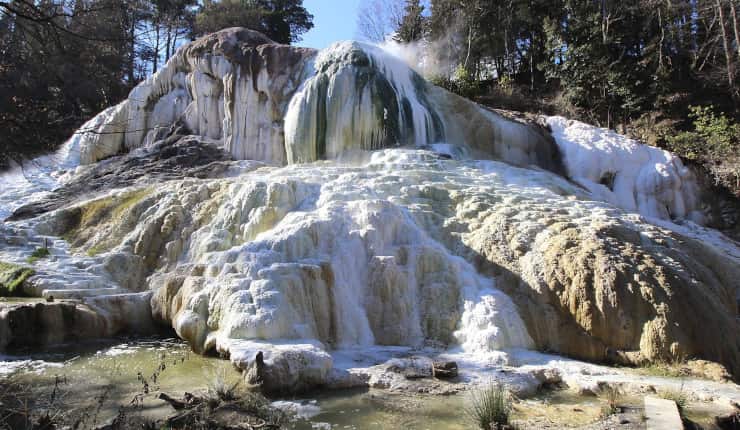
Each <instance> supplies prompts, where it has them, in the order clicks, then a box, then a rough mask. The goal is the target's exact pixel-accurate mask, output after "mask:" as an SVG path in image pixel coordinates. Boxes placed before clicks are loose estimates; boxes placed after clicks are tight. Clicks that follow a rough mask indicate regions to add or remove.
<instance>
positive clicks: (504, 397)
mask: <svg viewBox="0 0 740 430" xmlns="http://www.w3.org/2000/svg"><path fill="white" fill-rule="evenodd" d="M511 409H512V398H511V395H510V394H509V392H508V391H507V390H506V387H504V385H503V384H500V383H498V382H494V383H490V384H488V385H487V386H485V387H484V388H482V389H480V390H479V391H473V392H472V393H471V394H470V406H469V407H468V408H467V414H468V415H469V417H470V419H471V420H472V421H473V422H474V423H475V425H477V426H478V428H480V429H482V430H494V429H500V428H503V427H504V426H507V425H509V418H510V416H511Z"/></svg>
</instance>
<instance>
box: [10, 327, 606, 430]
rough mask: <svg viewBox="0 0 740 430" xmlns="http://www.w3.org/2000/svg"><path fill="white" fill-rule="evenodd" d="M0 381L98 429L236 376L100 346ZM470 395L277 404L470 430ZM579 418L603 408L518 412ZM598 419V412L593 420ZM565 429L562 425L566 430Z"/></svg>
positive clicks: (189, 358) (310, 423)
mask: <svg viewBox="0 0 740 430" xmlns="http://www.w3.org/2000/svg"><path fill="white" fill-rule="evenodd" d="M0 378H14V379H15V380H20V381H23V382H27V383H28V385H29V386H31V387H32V389H33V390H35V391H37V392H38V396H45V395H48V392H49V391H50V389H51V387H53V386H54V385H55V384H56V385H57V386H58V387H59V389H58V391H59V393H61V394H60V395H61V396H62V397H63V401H64V402H65V405H68V406H69V407H70V408H87V409H90V408H93V409H95V410H96V411H99V412H96V413H98V414H99V418H98V422H104V421H105V420H108V419H110V418H112V417H114V416H115V415H116V414H117V412H118V410H119V408H120V407H121V406H127V405H132V404H133V405H138V412H137V413H140V414H142V415H143V416H146V417H149V418H162V417H164V416H166V415H168V414H170V413H171V412H172V410H171V409H170V407H169V405H167V404H166V403H164V402H163V401H161V400H157V399H156V397H157V395H159V393H162V392H164V393H167V394H169V395H171V396H173V397H178V396H181V395H182V394H183V393H185V392H198V391H206V390H208V389H209V387H210V386H212V385H213V383H214V381H217V380H221V381H223V382H225V383H229V384H236V383H238V382H239V381H240V379H241V378H240V375H239V373H238V372H237V371H236V370H235V369H234V367H233V366H232V365H231V363H230V362H229V361H228V360H222V359H219V358H215V357H203V356H200V355H197V354H194V353H192V352H190V350H189V348H188V346H187V345H186V344H184V343H183V342H181V341H178V340H175V339H151V340H143V341H141V340H139V341H117V342H110V341H109V342H97V343H85V344H82V345H80V344H75V345H67V346H62V347H58V348H54V349H51V350H48V351H47V352H44V353H32V354H27V355H18V356H0ZM467 400H468V397H467V395H465V394H459V395H454V396H429V395H427V396H416V395H412V394H403V395H400V394H393V393H388V392H386V391H380V390H350V391H333V392H329V393H313V394H307V395H304V396H302V397H299V398H287V399H278V400H276V405H279V406H280V407H282V408H286V409H288V410H291V411H293V412H294V413H296V415H297V416H296V418H295V421H294V422H293V423H292V424H291V427H292V428H294V429H299V430H302V429H407V430H416V429H418V430H424V429H443V430H458V429H470V428H473V425H472V423H471V421H470V420H469V418H468V417H467V414H466V412H465V410H466V402H467ZM576 404H577V405H578V406H579V408H578V410H579V411H581V412H579V413H578V414H576V416H575V417H570V418H569V421H571V422H570V423H569V424H571V425H572V424H586V423H588V422H592V421H593V420H595V419H597V418H598V416H597V413H598V410H599V407H600V404H599V402H598V400H595V399H591V400H590V406H589V404H585V405H584V399H582V398H580V399H576V398H567V397H563V395H562V394H554V395H552V394H551V395H550V396H549V397H548V398H541V399H531V400H528V401H523V402H520V403H518V404H517V406H516V409H515V411H514V415H515V418H517V417H518V418H525V417H526V416H527V415H531V414H548V413H549V414H552V415H553V416H554V417H555V418H557V417H559V416H561V415H562V414H563V411H570V410H573V409H574V405H576ZM594 411H596V412H594ZM564 424H565V423H564Z"/></svg>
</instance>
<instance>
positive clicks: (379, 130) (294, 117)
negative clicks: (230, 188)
mask: <svg viewBox="0 0 740 430" xmlns="http://www.w3.org/2000/svg"><path fill="white" fill-rule="evenodd" d="M315 69H316V74H315V75H314V76H313V77H312V78H310V79H309V80H308V81H307V82H305V83H304V85H303V87H302V88H301V90H300V91H299V92H298V93H297V94H296V95H295V96H294V97H293V100H291V102H290V106H289V108H288V112H287V114H286V117H285V146H286V152H287V154H288V162H289V163H305V162H310V161H314V160H318V159H325V158H328V159H332V158H336V157H337V156H338V155H339V154H341V153H343V152H345V151H347V150H352V149H365V150H369V149H380V148H384V147H390V146H398V145H408V144H411V145H417V146H424V145H429V144H432V143H436V142H437V141H439V140H441V139H443V138H444V133H443V130H442V122H441V121H440V118H439V115H438V114H437V113H436V111H435V110H434V108H433V106H431V104H430V103H429V101H428V100H427V98H426V95H425V91H424V90H425V87H426V85H427V84H426V83H425V82H424V80H423V78H422V77H421V76H419V75H418V74H417V73H416V72H414V71H413V70H412V69H411V68H409V67H408V66H407V65H406V64H404V63H403V62H402V61H401V60H399V59H398V58H396V57H393V56H391V55H389V54H388V53H386V52H385V51H383V50H382V49H380V48H378V47H376V46H373V45H368V44H363V43H359V42H340V43H336V44H334V45H332V46H331V47H329V48H327V49H325V50H323V51H321V53H320V54H319V55H318V57H317V59H316V64H315Z"/></svg>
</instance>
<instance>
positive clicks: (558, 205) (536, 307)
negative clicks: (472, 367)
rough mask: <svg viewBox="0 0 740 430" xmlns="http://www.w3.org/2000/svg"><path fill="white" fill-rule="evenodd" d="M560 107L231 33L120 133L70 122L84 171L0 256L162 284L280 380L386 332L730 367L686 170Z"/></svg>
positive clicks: (386, 61) (185, 52)
mask: <svg viewBox="0 0 740 430" xmlns="http://www.w3.org/2000/svg"><path fill="white" fill-rule="evenodd" d="M550 123H551V124H550V125H551V128H553V131H554V136H550V135H548V133H547V132H546V131H545V129H544V128H542V127H534V126H532V125H530V124H527V123H526V122H521V121H517V120H514V119H510V118H506V117H504V116H503V115H499V114H497V113H495V112H490V111H487V110H484V109H482V108H480V107H479V106H477V105H475V104H474V103H471V102H469V101H466V100H463V99H461V98H459V97H456V96H453V95H451V94H449V93H447V92H445V91H443V90H441V89H438V88H435V87H433V86H431V85H430V84H428V83H426V82H424V81H423V80H422V79H421V78H420V77H419V76H418V75H416V74H415V73H414V72H413V71H411V70H410V69H409V68H407V67H405V66H404V65H403V64H402V63H400V62H399V61H398V60H396V59H394V58H392V57H390V56H388V54H386V53H384V52H383V51H382V50H380V49H379V48H377V47H373V46H368V45H364V44H359V43H342V44H337V45H335V46H333V47H331V48H329V49H327V50H325V51H322V52H321V53H318V54H317V53H316V52H315V51H312V50H306V49H299V48H292V47H288V46H281V45H275V44H273V43H271V42H270V41H269V40H267V39H266V38H264V37H263V36H261V35H259V34H256V33H254V32H250V31H248V30H243V29H228V30H225V31H223V32H219V33H215V34H213V35H210V36H206V37H205V38H202V39H200V40H198V41H196V42H194V43H192V44H190V45H187V46H185V47H183V48H182V49H180V50H179V51H178V53H177V54H176V55H175V57H174V58H173V59H172V60H170V61H169V62H168V64H167V66H166V67H165V68H164V69H163V70H162V71H161V72H160V73H158V74H157V75H155V76H153V77H152V78H150V79H148V80H147V81H146V82H144V83H143V84H142V85H140V86H139V87H137V88H136V89H135V90H134V91H133V92H132V95H131V97H130V98H129V100H127V101H125V102H124V103H122V104H121V105H119V106H117V107H114V108H112V109H109V110H107V111H105V112H104V113H102V114H101V115H100V116H99V117H97V118H95V119H93V120H91V122H90V123H89V126H86V127H88V128H93V129H95V130H98V131H111V130H113V131H115V130H116V127H122V128H120V129H117V130H118V131H120V133H108V132H106V133H88V134H86V133H81V134H79V135H77V136H75V137H74V138H73V139H71V140H70V142H69V143H68V144H67V146H66V147H65V148H64V149H63V150H62V152H61V153H60V155H62V156H66V157H67V162H66V163H64V165H65V166H67V167H68V168H73V167H74V165H75V163H74V161H75V160H71V161H70V157H74V156H75V154H81V155H80V158H79V160H78V161H80V162H81V163H82V164H83V165H82V166H80V167H77V168H75V169H74V170H70V171H68V172H67V173H66V174H65V175H64V176H62V179H58V177H59V175H58V174H57V173H54V174H51V175H48V177H44V178H43V180H36V179H34V181H33V182H32V183H30V184H29V185H28V186H27V187H28V189H29V190H33V191H34V192H36V191H44V190H48V189H50V188H51V186H49V185H47V184H49V183H51V184H52V186H56V187H57V190H56V191H55V192H53V193H48V194H42V193H35V194H31V193H30V191H29V193H28V194H29V197H26V199H27V200H26V199H24V200H23V201H24V202H25V203H26V205H24V206H22V207H21V208H19V209H18V210H16V212H15V215H14V218H13V219H14V220H16V221H15V222H12V223H5V224H4V225H3V226H1V227H2V229H0V231H3V232H6V231H7V232H8V234H6V235H4V236H7V237H8V238H9V239H8V240H9V241H15V242H18V243H19V244H20V245H13V246H11V245H10V243H9V242H8V243H7V244H6V245H3V246H2V247H0V258H5V257H6V256H8V257H13V258H15V259H16V261H17V260H18V258H22V257H23V256H24V255H23V253H24V252H29V253H30V251H31V244H32V243H33V242H32V240H31V239H32V238H30V237H31V236H33V235H34V234H35V235H45V236H57V237H62V238H64V241H63V242H64V243H63V244H62V245H59V246H56V247H53V249H52V257H53V258H51V259H50V260H49V261H48V262H44V263H40V265H39V267H37V269H38V270H37V274H36V275H35V278H34V279H35V282H32V283H33V284H34V285H37V287H36V288H37V289H38V290H39V291H37V293H38V295H49V294H51V292H53V295H54V296H55V297H59V295H60V294H61V295H63V296H65V297H85V296H92V295H96V296H98V295H99V296H101V297H100V298H99V299H97V300H100V301H101V302H102V301H105V300H110V298H111V297H115V298H116V300H120V301H126V300H131V302H132V303H134V302H136V300H138V299H136V298H137V297H140V296H141V295H142V294H144V295H146V294H151V300H150V302H149V305H150V308H149V307H147V310H149V309H150V310H151V316H153V318H154V320H155V321H158V322H162V323H165V324H168V325H171V326H172V327H173V328H174V329H175V331H176V332H177V334H178V335H179V336H180V337H182V338H183V339H186V340H187V341H188V342H189V343H190V344H191V345H192V347H193V349H194V350H195V351H197V352H217V353H220V354H222V355H224V356H228V357H229V358H230V359H231V360H232V362H234V364H235V365H237V366H238V367H240V368H241V369H244V370H246V371H247V372H248V374H249V375H250V379H252V380H253V381H252V382H259V383H260V384H261V385H262V386H263V388H264V389H265V390H266V391H269V392H283V391H294V390H303V389H310V388H311V387H314V386H319V385H334V386H350V385H352V384H355V383H356V382H358V381H354V380H350V379H351V377H350V376H347V372H346V370H343V369H342V368H341V366H339V364H338V363H337V362H336V361H335V357H334V356H333V355H332V353H333V352H335V351H342V350H367V351H373V349H374V348H377V347H397V348H402V349H404V350H406V351H408V350H409V348H415V349H419V348H431V349H435V350H438V351H446V350H449V351H450V353H455V354H463V355H464V356H468V357H469V356H473V357H478V358H480V359H481V360H489V359H490V360H494V359H495V357H500V356H501V355H502V354H503V355H504V356H505V355H506V351H510V350H513V349H535V348H536V349H542V350H548V351H552V352H558V353H562V354H566V355H571V356H575V357H580V358H584V359H588V360H594V361H603V360H609V361H614V362H620V363H633V364H637V363H642V362H645V361H658V360H671V361H672V360H677V359H680V358H686V357H697V358H703V359H707V360H712V361H716V362H720V363H722V364H724V365H725V366H726V367H727V369H728V370H729V371H730V372H731V373H732V374H733V375H734V376H735V377H737V375H739V374H740V330H738V328H740V327H739V323H738V319H737V316H738V313H737V312H738V309H737V307H736V302H735V300H736V298H737V297H738V294H739V292H738V291H739V290H738V283H737V279H740V248H739V247H738V245H737V243H735V242H733V241H731V240H729V239H727V238H726V237H724V236H722V235H721V234H719V233H718V232H716V231H712V230H709V229H706V228H704V227H701V226H700V225H699V224H698V223H699V222H702V221H703V218H702V217H703V215H704V214H703V212H702V210H701V209H700V206H701V201H700V199H698V198H697V195H696V194H695V193H694V190H695V187H694V185H695V182H694V179H693V178H692V176H691V174H690V173H687V172H686V171H684V169H683V165H682V164H681V162H680V160H678V159H676V158H675V156H673V155H671V154H668V153H665V152H662V151H659V150H657V149H655V148H646V147H644V146H640V145H638V144H636V143H634V142H629V141H626V140H625V139H624V138H622V137H619V136H616V135H610V134H609V135H607V134H605V132H604V131H603V130H602V131H600V130H598V129H593V128H590V129H589V128H585V129H584V128H583V127H585V126H582V125H581V124H580V123H578V124H574V123H568V124H565V125H563V128H562V129H558V128H557V127H556V126H558V124H560V123H559V120H556V119H550ZM123 124H125V127H124V126H123ZM573 129H575V130H576V131H577V130H580V131H582V132H583V133H580V132H579V133H577V134H575V135H574V134H572V133H570V131H573ZM178 130H179V131H178ZM569 130H570V131H569ZM583 136H590V137H589V138H588V139H586V138H584V137H583ZM397 146H399V147H397ZM559 148H560V150H559ZM371 151H372V152H371ZM620 151H621V152H620ZM622 152H623V153H624V154H626V155H623V156H622V158H623V160H624V165H619V164H618V163H611V164H610V163H609V162H608V160H609V157H612V158H613V157H615V156H616V155H615V154H620V153H622ZM121 153H123V154H121ZM588 153H591V154H592V155H593V156H592V157H590V158H589V157H587V156H586V155H584V154H588ZM115 154H118V155H115ZM104 157H109V159H106V160H104V161H101V162H98V163H95V162H96V160H99V159H101V158H104ZM491 159H495V160H497V161H492V160H491ZM245 160H250V161H245ZM589 160H592V161H593V163H590V161H589ZM91 163H93V164H91ZM560 174H562V176H561V175H560ZM40 176H43V175H40ZM19 183H20V182H18V181H16V182H13V183H11V184H10V189H12V190H13V192H12V193H9V194H7V195H8V196H15V195H18V193H17V191H16V190H22V189H23V186H21V185H19ZM39 184H41V185H43V187H40V185H39ZM33 187H36V188H33ZM5 196H6V194H4V195H3V196H2V197H0V199H6V200H2V203H4V204H8V205H10V204H11V203H12V205H13V207H15V206H17V204H16V203H15V202H11V201H9V200H7V199H9V198H10V197H8V198H6V197H5ZM679 198H680V200H679ZM625 210H626V211H625ZM630 211H631V212H640V213H642V214H643V215H645V216H646V217H645V218H643V217H642V216H640V215H638V214H636V213H630ZM671 219H673V220H675V221H676V223H673V222H671V221H669V220H671ZM692 220H693V221H692ZM21 233H22V234H21ZM34 240H35V239H34ZM3 241H6V242H7V240H6V239H5V238H4V237H0V244H3V243H4V242H3ZM59 241H60V242H62V241H61V240H59ZM24 244H25V245H24ZM24 246H25V248H24ZM67 246H68V247H70V248H69V249H67V248H66V247H67ZM70 253H71V254H74V255H76V257H75V260H72V261H73V265H74V267H75V268H77V269H75V271H74V276H75V277H76V278H78V280H77V281H76V282H75V283H74V287H73V288H72V287H70V288H66V285H65V281H66V278H65V276H68V274H69V273H71V272H69V271H65V270H62V269H63V267H61V265H62V264H64V261H70V259H69V258H67V257H68V254H70ZM6 254H7V255H6ZM19 256H20V257H19ZM62 256H64V257H65V258H67V259H66V260H65V259H62ZM83 256H84V257H83ZM70 264H72V263H70ZM78 272H83V273H82V274H80V273H78ZM103 275H104V276H103ZM32 281H33V279H32ZM139 292H141V293H139ZM147 297H149V296H147ZM131 314H132V313H131V312H130V311H128V310H126V309H121V308H119V309H117V310H116V311H115V312H110V313H109V314H107V315H108V316H107V317H106V324H109V323H108V322H109V321H119V320H120V319H122V318H124V319H125V318H126V315H131ZM147 315H148V314H147ZM147 318H149V317H148V316H141V317H138V316H137V317H133V318H131V319H136V320H137V321H138V320H139V319H141V320H142V321H143V320H147ZM147 321H148V320H147ZM96 324H97V323H96ZM115 324H118V323H115ZM115 324H113V325H110V324H109V325H108V326H107V327H122V326H118V325H115ZM106 330H108V329H107V328H106ZM258 353H259V354H261V355H259V357H260V360H257V359H256V357H257V356H258ZM492 357H493V358H492ZM258 361H259V362H258ZM432 366H433V364H431V363H430V364H429V366H426V368H428V370H429V372H431V369H432ZM445 369H446V368H445ZM446 370H450V372H452V370H451V369H446ZM343 372H344V373H343ZM348 378H349V379H348Z"/></svg>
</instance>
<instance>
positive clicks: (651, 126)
mask: <svg viewBox="0 0 740 430" xmlns="http://www.w3.org/2000/svg"><path fill="white" fill-rule="evenodd" d="M374 3H375V7H380V5H382V7H384V8H385V9H395V10H402V13H400V14H399V13H396V14H395V15H393V14H390V15H389V16H400V17H399V18H397V22H396V23H395V39H396V40H397V41H399V42H404V43H408V42H416V41H419V42H422V43H420V44H421V45H422V46H426V47H427V50H428V51H430V54H431V55H430V57H431V58H432V59H433V60H435V61H437V62H438V63H439V64H440V65H441V66H444V67H447V69H446V70H445V69H444V67H442V68H441V70H443V72H442V73H441V75H440V76H436V77H435V78H434V79H436V80H437V82H438V83H440V84H443V85H446V86H448V87H449V88H450V89H452V90H455V91H456V92H458V93H461V94H463V95H466V96H469V97H477V98H478V100H480V101H482V102H486V103H489V104H493V105H496V106H497V107H504V108H506V107H509V108H515V109H522V110H534V111H544V112H550V113H559V114H564V115H566V116H569V117H573V118H576V119H580V120H582V121H586V122H590V123H593V124H596V125H600V126H603V127H609V128H614V129H617V130H618V131H620V132H624V133H629V134H631V135H633V136H635V137H637V138H640V139H642V140H645V141H647V142H648V143H650V144H654V145H662V146H664V147H667V148H669V149H672V150H674V151H676V152H678V153H679V154H681V155H682V156H684V157H685V158H689V159H694V160H697V161H699V162H701V163H702V164H704V165H705V166H706V167H707V168H709V169H710V170H711V171H712V172H713V173H714V174H715V177H716V178H717V179H718V181H720V182H722V183H724V184H725V185H727V186H729V187H730V188H732V189H733V190H734V191H735V192H738V191H740V149H739V148H738V146H739V145H740V125H738V121H739V120H740V111H739V110H738V106H739V105H740V92H739V88H738V83H737V81H738V79H740V76H738V75H739V72H738V69H740V22H739V17H738V14H740V0H501V1H494V0H431V1H428V2H420V1H419V0H408V1H403V0H396V1H394V0H374ZM399 3H400V4H399ZM360 24H361V25H360V28H361V30H362V29H364V28H367V27H372V26H371V25H368V22H367V20H366V19H363V16H362V15H361V16H360ZM390 26H391V27H393V23H391V25H390Z"/></svg>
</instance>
